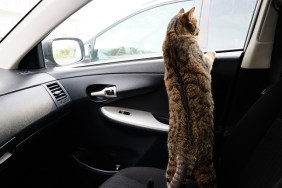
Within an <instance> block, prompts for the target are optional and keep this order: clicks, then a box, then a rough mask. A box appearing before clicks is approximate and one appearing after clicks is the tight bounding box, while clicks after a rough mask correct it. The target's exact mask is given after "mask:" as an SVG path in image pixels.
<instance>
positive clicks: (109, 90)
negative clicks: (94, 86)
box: [90, 86, 117, 98]
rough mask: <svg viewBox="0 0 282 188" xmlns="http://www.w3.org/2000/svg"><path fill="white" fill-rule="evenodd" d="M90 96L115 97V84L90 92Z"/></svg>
mask: <svg viewBox="0 0 282 188" xmlns="http://www.w3.org/2000/svg"><path fill="white" fill-rule="evenodd" d="M90 95H91V96H92V97H103V98H115V97H117V88H116V86H111V87H106V88H104V89H103V90H101V91H95V92H91V93H90Z"/></svg>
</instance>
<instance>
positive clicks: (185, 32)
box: [163, 8, 215, 188]
mask: <svg viewBox="0 0 282 188" xmlns="http://www.w3.org/2000/svg"><path fill="white" fill-rule="evenodd" d="M194 10H195V8H192V9H191V10H190V11H188V12H186V13H185V12H184V9H181V10H180V11H179V13H178V14H177V15H176V16H175V17H174V18H172V20H171V21H170V23H169V24H168V28H167V33H166V37H165V40H164V43H163V57H164V65H165V84H166V89H167V93H168V99H169V115H170V122H169V124H170V128H169V132H168V143H167V145H168V152H169V161H168V166H167V170H166V178H167V187H171V188H177V187H180V186H183V185H185V184H186V182H187V181H188V179H193V180H195V181H196V182H197V184H198V185H199V186H200V187H203V188H206V187H207V188H210V187H214V180H215V171H214V167H213V162H212V153H213V107H214V104H213V98H212V93H211V75H210V70H211V68H212V63H213V61H214V59H215V52H208V53H206V54H203V52H202V51H201V49H200V47H199V45H198V43H197V41H196V38H195V36H197V35H198V34H199V29H198V28H197V20H196V19H195V18H194V17H193V12H194Z"/></svg>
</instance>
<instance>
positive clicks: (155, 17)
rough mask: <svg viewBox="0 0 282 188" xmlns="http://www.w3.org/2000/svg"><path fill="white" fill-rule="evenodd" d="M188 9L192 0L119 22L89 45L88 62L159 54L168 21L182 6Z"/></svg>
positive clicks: (149, 11) (145, 12)
mask: <svg viewBox="0 0 282 188" xmlns="http://www.w3.org/2000/svg"><path fill="white" fill-rule="evenodd" d="M192 6H193V1H186V2H182V3H173V4H169V5H164V6H159V7H156V8H152V9H150V10H147V11H144V12H142V13H139V14H137V15H134V16H132V17H131V18H129V19H127V20H125V21H123V22H122V23H119V24H118V25H116V26H114V27H113V28H111V29H109V30H108V31H106V32H105V33H103V34H101V35H100V36H98V37H97V38H96V40H95V41H94V42H93V43H91V44H90V45H93V46H91V52H92V53H91V55H92V56H91V57H92V60H94V61H98V60H107V59H113V58H126V57H132V58H140V57H142V56H144V57H146V56H148V55H150V56H151V55H160V54H161V53H162V43H163V40H164V37H165V32H166V28H167V27H166V26H167V24H168V22H169V21H170V19H171V18H172V17H173V16H174V15H175V14H176V13H177V12H178V11H179V10H180V9H181V8H182V7H186V8H187V9H190V8H192Z"/></svg>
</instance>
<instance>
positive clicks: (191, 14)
mask: <svg viewBox="0 0 282 188" xmlns="http://www.w3.org/2000/svg"><path fill="white" fill-rule="evenodd" d="M194 12H195V7H193V8H191V9H190V10H189V11H188V12H186V13H185V15H186V17H187V19H188V20H191V19H192V18H193V14H194Z"/></svg>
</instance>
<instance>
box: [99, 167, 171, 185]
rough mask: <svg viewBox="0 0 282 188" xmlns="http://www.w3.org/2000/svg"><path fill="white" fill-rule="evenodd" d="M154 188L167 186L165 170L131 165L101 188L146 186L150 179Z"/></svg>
mask: <svg viewBox="0 0 282 188" xmlns="http://www.w3.org/2000/svg"><path fill="white" fill-rule="evenodd" d="M150 180H151V181H153V184H154V188H157V187H160V188H163V187H166V179H165V170H162V169H157V168H150V167H131V168H126V169H123V170H121V171H119V172H118V173H117V174H115V175H114V176H113V177H111V178H110V179H109V180H107V181H106V182H105V183H103V184H102V185H101V186H100V188H144V187H147V184H148V182H149V181H150Z"/></svg>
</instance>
